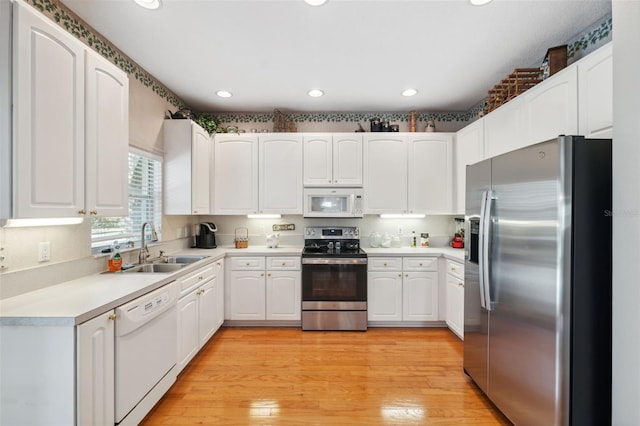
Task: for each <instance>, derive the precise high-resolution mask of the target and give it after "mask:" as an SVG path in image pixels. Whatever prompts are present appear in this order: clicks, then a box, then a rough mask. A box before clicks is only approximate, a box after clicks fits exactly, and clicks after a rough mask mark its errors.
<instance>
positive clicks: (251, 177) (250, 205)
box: [213, 133, 258, 215]
mask: <svg viewBox="0 0 640 426" xmlns="http://www.w3.org/2000/svg"><path fill="white" fill-rule="evenodd" d="M214 149H215V154H214V163H215V166H214V175H215V177H214V179H213V184H214V197H213V198H214V201H213V212H214V214H227V215H234V214H256V213H258V136H257V135H246V134H241V135H234V134H225V133H219V134H217V135H215V138H214Z"/></svg>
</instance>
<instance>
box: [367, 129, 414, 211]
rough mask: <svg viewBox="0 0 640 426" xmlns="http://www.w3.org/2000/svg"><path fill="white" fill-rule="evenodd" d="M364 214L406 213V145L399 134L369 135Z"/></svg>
mask: <svg viewBox="0 0 640 426" xmlns="http://www.w3.org/2000/svg"><path fill="white" fill-rule="evenodd" d="M364 189H365V195H364V213H365V214H380V213H406V210H407V145H406V143H405V139H404V137H403V136H401V135H399V134H398V133H395V134H394V133H380V134H367V135H366V136H365V143H364Z"/></svg>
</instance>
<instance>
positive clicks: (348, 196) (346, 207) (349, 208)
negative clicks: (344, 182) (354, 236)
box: [304, 188, 364, 217]
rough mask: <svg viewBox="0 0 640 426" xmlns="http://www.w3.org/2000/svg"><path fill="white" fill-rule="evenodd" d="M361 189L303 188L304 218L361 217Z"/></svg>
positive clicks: (362, 192)
mask: <svg viewBox="0 0 640 426" xmlns="http://www.w3.org/2000/svg"><path fill="white" fill-rule="evenodd" d="M363 196H364V191H363V190H362V188H305V190H304V217H362V214H363V213H362V202H363V199H362V198H363Z"/></svg>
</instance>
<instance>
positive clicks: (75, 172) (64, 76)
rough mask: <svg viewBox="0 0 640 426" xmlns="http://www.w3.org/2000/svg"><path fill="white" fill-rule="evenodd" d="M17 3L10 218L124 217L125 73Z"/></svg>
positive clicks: (127, 86)
mask: <svg viewBox="0 0 640 426" xmlns="http://www.w3.org/2000/svg"><path fill="white" fill-rule="evenodd" d="M13 6H14V8H13V11H14V15H13V16H14V32H13V36H14V38H13V87H14V92H13V104H14V117H13V120H14V121H13V124H14V138H13V141H12V144H13V145H12V146H13V171H12V173H13V187H12V188H11V192H12V213H11V216H12V217H14V218H44V217H77V216H84V215H91V216H123V215H126V214H127V211H128V201H127V200H128V191H127V175H128V173H127V168H128V162H127V151H128V144H129V123H128V117H129V84H128V78H127V75H126V74H125V73H124V72H122V71H121V70H120V69H119V68H117V67H116V66H115V65H113V64H111V63H110V62H108V61H106V60H105V59H103V58H102V57H100V56H98V55H97V54H96V53H95V52H93V51H91V50H90V49H89V48H88V47H87V46H85V45H84V44H82V43H81V42H80V41H78V40H77V39H76V38H74V37H73V36H72V35H70V34H69V33H67V32H66V31H64V30H63V29H62V28H60V27H59V26H58V25H56V24H55V23H53V22H52V21H51V20H49V19H48V18H46V17H44V16H43V15H41V14H40V13H39V12H37V11H36V10H35V9H33V8H32V7H31V6H29V5H27V4H26V3H23V2H14V3H13ZM3 143H9V142H8V141H4V142H3ZM3 189H4V188H3ZM5 215H6V214H5Z"/></svg>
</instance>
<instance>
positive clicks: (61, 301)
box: [0, 246, 464, 326]
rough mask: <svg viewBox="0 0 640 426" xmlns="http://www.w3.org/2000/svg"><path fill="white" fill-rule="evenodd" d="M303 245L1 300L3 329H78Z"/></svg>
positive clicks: (403, 251)
mask: <svg viewBox="0 0 640 426" xmlns="http://www.w3.org/2000/svg"><path fill="white" fill-rule="evenodd" d="M363 249H364V251H366V252H367V254H368V255H369V256H445V257H447V258H450V259H454V260H458V261H462V260H463V255H464V250H459V249H452V248H449V247H426V248H411V247H402V248H371V247H364V248H363ZM301 253H302V246H280V247H278V248H275V249H274V248H267V247H265V246H249V247H248V248H244V249H236V248H235V247H234V246H222V247H218V248H216V249H209V250H207V249H188V250H181V251H179V252H176V253H170V254H169V255H170V256H175V255H179V254H191V255H193V254H197V255H206V256H209V257H207V258H205V259H203V260H200V261H198V262H194V263H192V264H188V265H187V266H186V267H184V268H182V269H180V270H178V271H176V272H173V273H153V274H145V273H101V274H93V275H88V276H85V277H82V278H78V279H75V280H72V281H67V282H64V283H61V284H57V285H54V286H50V287H47V288H44V289H41V290H36V291H32V292H29V293H25V294H21V295H19V296H15V297H10V298H7V299H4V300H0V325H34V326H75V325H77V324H81V323H83V322H85V321H87V320H89V319H91V318H94V317H96V316H98V315H101V314H103V313H105V312H107V311H109V310H111V309H114V308H116V307H118V306H120V305H123V304H124V303H127V302H129V301H130V300H133V299H135V298H136V297H139V296H142V295H143V294H145V293H148V292H150V291H152V290H155V289H156V288H159V287H162V286H163V285H165V284H168V283H170V282H171V281H174V280H176V279H178V278H180V277H182V276H184V275H187V274H189V273H190V272H192V271H194V270H196V269H198V268H200V267H202V266H204V265H207V264H209V263H213V262H215V261H216V260H219V259H221V258H223V257H225V256H300V254H301Z"/></svg>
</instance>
